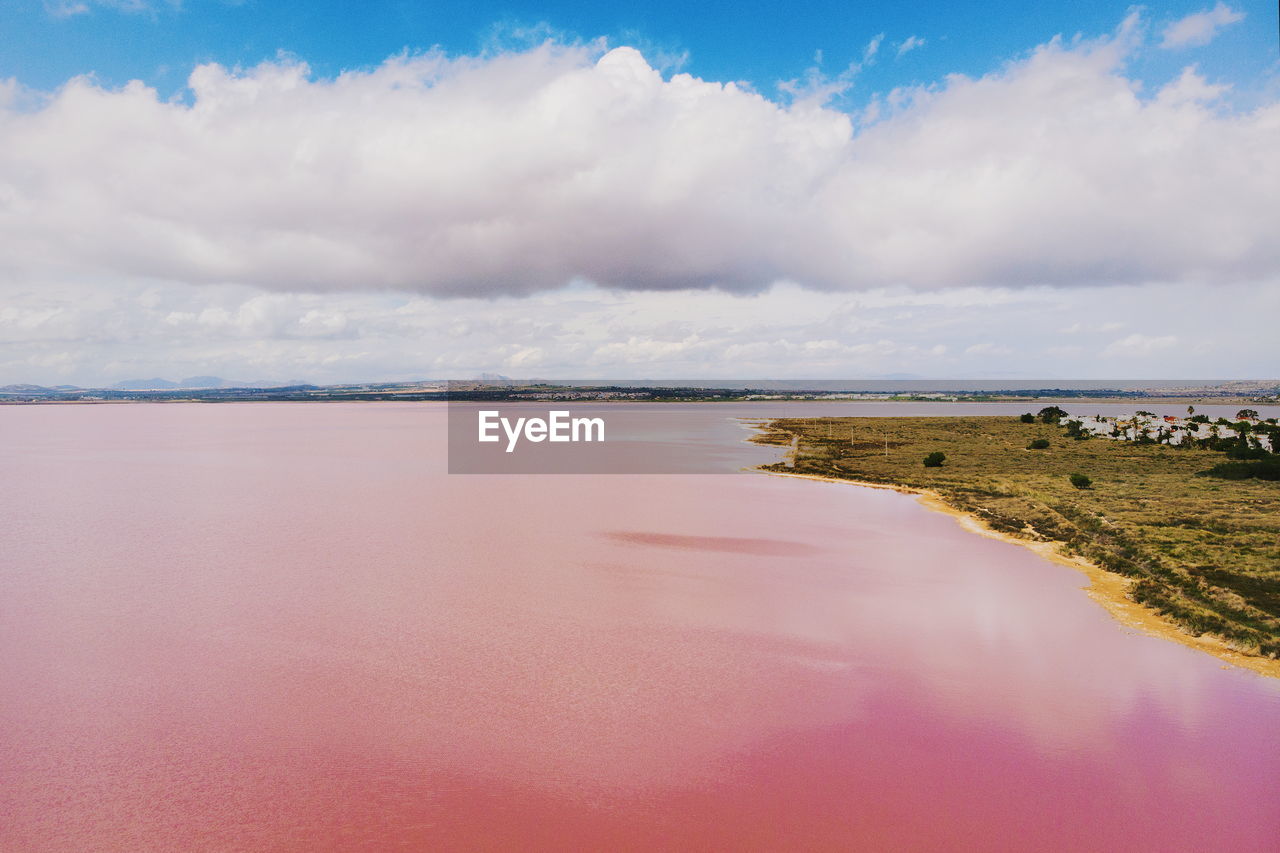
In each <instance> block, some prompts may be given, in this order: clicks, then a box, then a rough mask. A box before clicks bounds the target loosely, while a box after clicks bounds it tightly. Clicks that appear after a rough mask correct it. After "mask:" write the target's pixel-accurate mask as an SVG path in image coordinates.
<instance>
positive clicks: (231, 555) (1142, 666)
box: [0, 404, 1280, 851]
mask: <svg viewBox="0 0 1280 853" xmlns="http://www.w3.org/2000/svg"><path fill="white" fill-rule="evenodd" d="M720 416H721V415H720V414H718V413H717V412H716V411H714V409H713V408H709V409H707V414H706V417H709V418H712V417H720ZM443 430H444V413H443V411H442V410H441V409H440V408H439V407H436V406H433V405H431V404H424V405H397V404H376V405H335V404H330V405H307V404H281V405H274V404H263V405H255V404H244V405H227V406H208V405H206V406H201V405H163V406H161V405H137V406H123V405H121V406H96V407H94V406H66V407H53V406H46V407H29V408H14V407H10V408H6V409H3V410H0V439H2V441H3V444H2V447H0V476H2V477H3V489H2V490H0V518H2V519H3V525H4V527H3V550H0V849H4V850H50V851H61V850H77V851H81V850H83V851H89V850H199V849H208V850H324V849H370V850H385V849H396V848H401V849H486V848H488V849H498V848H502V849H511V848H522V849H550V848H555V849H622V848H637V849H653V848H666V849H735V850H742V849H796V848H804V849H851V848H853V849H917V850H930V849H1002V850H1005V849H1022V850H1100V849H1110V850H1121V849H1123V850H1170V849H1197V848H1199V849H1220V850H1275V849H1277V846H1278V843H1280V842H1278V839H1280V795H1277V793H1276V788H1275V785H1276V781H1277V780H1278V779H1280V682H1277V681H1274V680H1268V679H1265V678H1262V677H1260V676H1256V675H1253V674H1251V673H1248V672H1243V671H1240V670H1236V669H1228V668H1224V667H1223V665H1222V664H1221V663H1220V662H1219V661H1217V660H1215V659H1213V658H1211V657H1208V656H1204V655H1202V654H1200V653H1197V652H1194V651H1192V650H1190V649H1187V648H1184V647H1181V646H1178V645H1176V644H1173V643H1169V642H1166V641H1161V640H1158V639H1154V638H1151V637H1146V636H1142V635H1139V634H1136V633H1134V632H1132V631H1130V630H1127V629H1125V628H1122V627H1120V626H1118V625H1117V624H1115V623H1114V622H1113V621H1112V620H1111V619H1110V618H1109V617H1108V616H1107V615H1106V614H1105V613H1104V612H1103V611H1102V610H1101V609H1100V608H1099V607H1098V606H1097V605H1095V604H1094V603H1093V602H1091V601H1090V600H1089V599H1088V598H1087V596H1086V595H1085V594H1084V593H1083V592H1081V591H1080V589H1079V588H1080V586H1081V585H1082V583H1083V579H1082V578H1081V577H1080V576H1079V575H1077V574H1076V573H1074V572H1072V571H1070V570H1068V569H1065V568H1062V567H1060V566H1057V565H1054V564H1050V563H1047V562H1045V561H1042V560H1040V559H1039V558H1037V557H1036V556H1035V555H1033V554H1031V553H1030V552H1028V551H1026V550H1025V549H1022V548H1019V547H1017V546H1013V545H1007V544H1004V543H1000V542H996V541H993V540H989V539H985V538H982V537H978V536H974V535H972V534H968V533H966V532H964V531H963V530H962V529H961V528H960V527H959V526H958V525H957V524H956V523H955V521H954V520H952V519H951V518H949V517H947V516H944V515H940V514H936V513H931V512H929V511H927V510H924V509H922V508H921V507H919V506H918V505H917V504H916V503H915V502H914V501H913V500H912V499H911V498H910V497H907V496H903V495H898V494H895V493H890V492H883V491H873V490H867V489H860V488H856V487H852V486H843V485H834V484H824V483H815V482H807V481H799V480H786V479H782V478H776V477H766V476H763V475H751V474H744V475H737V476H734V475H729V476H715V475H703V476H668V477H646V476H576V477H569V476H524V477H519V476H517V477H492V476H488V477H465V476H452V477H450V476H447V475H445V474H444V473H443V471H444V470H445V460H444V456H443V454H444V448H443V440H444V435H443Z"/></svg>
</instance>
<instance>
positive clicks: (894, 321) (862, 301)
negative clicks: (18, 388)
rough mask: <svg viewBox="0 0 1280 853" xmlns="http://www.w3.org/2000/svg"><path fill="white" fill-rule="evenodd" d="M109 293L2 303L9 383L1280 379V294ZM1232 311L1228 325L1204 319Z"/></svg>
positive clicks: (88, 286)
mask: <svg viewBox="0 0 1280 853" xmlns="http://www.w3.org/2000/svg"><path fill="white" fill-rule="evenodd" d="M111 284H112V286H111V287H103V286H101V282H98V281H83V282H78V283H42V284H40V285H28V286H25V287H15V286H13V285H12V284H11V285H9V286H8V288H7V290H6V291H4V292H0V293H2V296H3V298H0V385H2V384H6V383H9V382H37V383H41V384H50V385H52V384H58V383H63V382H69V383H74V384H81V385H88V384H111V383H113V382H116V381H119V380H121V379H128V378H146V377H152V376H163V377H168V378H171V379H180V378H182V377H184V376H195V375H209V374H212V375H217V376H223V377H226V378H231V379H242V380H243V379H272V380H277V381H287V380H305V381H314V382H346V381H360V380H368V379H405V378H413V377H419V378H421V377H433V378H444V377H454V378H465V377H471V376H476V375H478V374H479V373H481V372H486V371H487V372H498V373H505V374H506V375H509V376H519V377H532V376H541V377H561V378H583V377H621V378H642V377H659V378H661V377H668V378H671V377H699V376H711V377H735V376H736V377H750V376H773V377H777V378H791V377H795V378H806V377H807V378H849V377H859V376H864V377H874V376H884V375H892V374H904V373H905V374H917V375H923V376H934V377H944V378H945V377H961V378H963V377H982V376H1014V377H1032V378H1052V377H1059V378H1107V377H1115V376H1116V375H1117V374H1122V375H1125V376H1128V377H1133V378H1142V377H1156V378H1158V377H1170V376H1173V377H1207V378H1212V377H1220V376H1229V375H1242V374H1253V375H1255V376H1262V375H1264V374H1267V373H1268V372H1270V371H1271V370H1272V369H1273V365H1275V364H1276V363H1277V354H1278V353H1277V350H1276V341H1275V336H1274V333H1273V329H1272V326H1273V325H1274V322H1273V319H1272V318H1274V317H1275V316H1276V312H1277V311H1280V278H1276V279H1272V280H1271V281H1269V282H1267V283H1266V284H1265V286H1255V287H1250V286H1228V287H1225V288H1224V289H1222V290H1219V291H1211V290H1208V289H1205V288H1200V287H1196V286H1194V285H1188V284H1171V283H1168V282H1155V283H1152V284H1149V285H1144V286H1140V287H1114V286H1113V287H1108V288H1078V289H1072V290H1055V289H1051V288H1019V289H1010V288H954V289H949V290H932V291H912V290H905V289H901V288H893V289H877V290H871V291H863V292H856V293H841V292H830V291H828V292H818V291H813V290H808V289H804V288H800V287H798V286H796V285H794V284H780V285H776V286H774V287H771V288H769V289H768V290H766V291H764V292H761V293H758V294H751V295H734V294H729V293H725V292H722V291H676V292H633V293H625V292H620V291H613V290H605V289H602V288H599V287H595V286H591V285H586V284H582V283H576V284H573V285H570V286H568V287H564V288H559V289H557V290H554V291H547V292H543V293H538V294H534V295H530V296H523V297H495V298H484V299H481V298H461V299H458V298H454V299H439V298H435V297H431V296H422V295H415V294H406V293H389V292H369V291H364V292H354V293H263V292H262V291H260V290H257V289H255V288H249V287H243V286H232V285H199V286H197V285H187V284H178V283H172V284H170V283H139V282H125V281H121V282H112V283H111ZM1100 305H1105V308H1106V313H1107V315H1108V316H1110V317H1112V318H1115V319H1114V320H1113V321H1112V322H1115V323H1123V324H1125V325H1126V326H1128V327H1131V328H1135V329H1143V330H1146V331H1145V332H1144V333H1143V334H1138V335H1134V336H1131V337H1129V338H1121V339H1120V340H1118V341H1117V340H1113V339H1114V338H1117V337H1120V336H1118V335H1115V334H1114V333H1111V334H1108V333H1107V332H1106V330H1104V329H1103V328H1101V326H1104V325H1107V324H1099V323H1098V320H1097V318H1098V315H1099V313H1100V312H1099V306H1100ZM1224 306H1227V307H1224ZM1223 311H1229V312H1230V316H1231V323H1230V324H1229V326H1228V325H1227V324H1225V323H1222V324H1218V323H1214V322H1211V320H1212V318H1214V317H1215V316H1219V315H1216V314H1215V312H1223ZM1064 323H1067V324H1070V325H1068V326H1067V328H1066V329H1064V328H1063V325H1064ZM1077 325H1078V327H1077V328H1076V329H1075V330H1072V329H1071V326H1077ZM1081 330H1083V331H1081ZM1156 330H1158V331H1156ZM1228 330H1229V331H1228ZM1108 343H1109V346H1108Z"/></svg>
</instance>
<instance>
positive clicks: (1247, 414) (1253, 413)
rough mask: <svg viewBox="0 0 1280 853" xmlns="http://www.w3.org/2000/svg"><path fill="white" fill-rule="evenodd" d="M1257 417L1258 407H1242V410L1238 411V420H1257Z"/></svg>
mask: <svg viewBox="0 0 1280 853" xmlns="http://www.w3.org/2000/svg"><path fill="white" fill-rule="evenodd" d="M1257 417H1258V410H1257V409H1241V410H1240V411H1238V412H1236V420H1238V421H1242V420H1244V419H1245V418H1254V419H1255V420H1256V419H1257Z"/></svg>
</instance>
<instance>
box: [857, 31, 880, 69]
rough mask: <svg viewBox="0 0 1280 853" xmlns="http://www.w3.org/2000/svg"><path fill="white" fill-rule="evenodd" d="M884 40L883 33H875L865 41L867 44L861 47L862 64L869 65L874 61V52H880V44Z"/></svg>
mask: <svg viewBox="0 0 1280 853" xmlns="http://www.w3.org/2000/svg"><path fill="white" fill-rule="evenodd" d="M883 42H884V33H880V34H878V35H876V36H875V37H874V38H872V39H871V41H869V42H867V46H866V47H865V48H863V49H862V64H863V65H870V64H871V63H873V62H875V60H876V54H877V53H879V52H880V45H881V43H883Z"/></svg>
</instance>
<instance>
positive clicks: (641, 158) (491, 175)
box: [0, 21, 1280, 296]
mask: <svg viewBox="0 0 1280 853" xmlns="http://www.w3.org/2000/svg"><path fill="white" fill-rule="evenodd" d="M1132 26H1133V24H1132V21H1129V22H1127V23H1126V25H1125V26H1124V27H1122V28H1121V30H1120V31H1118V33H1117V35H1116V36H1114V37H1108V38H1102V39H1098V40H1094V41H1091V42H1090V41H1080V42H1076V43H1072V44H1070V45H1065V44H1063V43H1061V42H1059V41H1056V40H1055V41H1053V42H1051V43H1049V44H1046V45H1043V46H1041V47H1040V48H1038V49H1036V50H1035V51H1033V52H1032V53H1031V54H1030V55H1029V56H1028V57H1027V58H1025V59H1023V60H1020V61H1018V62H1014V63H1011V64H1009V65H1008V66H1006V67H1004V68H1002V69H1001V70H1000V71H998V72H995V73H992V74H989V75H987V76H985V77H982V78H978V79H972V78H968V77H964V76H959V75H957V76H952V77H949V78H947V80H946V81H945V83H943V84H941V85H938V86H934V87H927V88H912V89H907V90H898V91H897V92H895V93H894V94H892V95H891V96H890V97H888V98H886V99H884V102H883V104H882V105H881V106H879V107H878V108H877V109H878V117H877V118H875V119H874V120H873V121H870V123H869V124H868V125H866V126H860V127H859V129H858V131H857V132H856V133H855V126H854V122H853V121H852V120H851V118H850V116H849V115H847V114H845V113H842V112H840V111H837V110H834V109H831V108H826V107H823V106H821V105H820V104H818V103H815V102H813V101H812V100H801V101H798V102H795V103H792V104H790V105H786V106H784V105H781V104H778V103H775V102H772V101H770V100H768V99H767V98H765V97H762V96H761V95H759V94H757V93H754V92H750V91H746V90H744V89H742V88H740V87H738V86H736V85H734V84H720V83H714V82H706V81H702V80H698V79H695V78H693V77H691V76H689V75H687V74H677V75H675V76H673V77H671V78H670V79H669V80H668V79H663V78H662V76H661V75H660V74H659V73H658V72H656V71H655V70H653V69H652V68H651V67H650V66H649V65H648V64H647V63H646V62H645V60H644V58H643V57H642V56H641V55H640V54H639V53H638V52H637V51H635V50H632V49H629V48H619V49H615V50H612V51H608V52H606V53H603V55H600V54H599V53H598V51H597V49H596V48H593V47H591V46H576V47H558V46H554V45H544V46H542V47H539V48H536V49H533V50H529V51H526V52H523V53H506V54H498V55H495V56H492V57H488V58H470V57H467V58H459V59H450V58H446V57H444V56H441V55H439V54H428V55H424V56H412V57H398V58H393V59H391V60H388V61H387V62H386V63H384V64H383V65H381V66H380V67H378V68H375V69H373V70H371V71H359V72H348V73H345V74H343V75H341V76H340V77H338V78H337V79H333V80H318V79H314V78H313V77H312V76H311V75H310V74H309V72H308V70H307V68H306V67H305V66H304V65H301V64H298V63H296V62H292V61H289V60H281V61H278V62H273V63H268V64H264V65H261V66H259V67H257V68H254V69H251V70H248V71H244V72H236V71H229V70H227V69H225V68H222V67H220V66H216V65H206V66H201V67H200V68H198V69H196V71H195V72H194V73H193V74H192V75H191V80H190V86H191V98H190V101H191V102H190V103H189V104H188V103H182V102H171V101H165V100H162V99H160V98H159V97H158V96H157V93H156V92H154V91H153V90H151V89H148V88H147V87H145V86H143V85H142V84H140V83H132V84H130V85H128V86H126V87H124V88H122V89H119V90H107V89H104V88H102V87H100V86H98V85H96V84H95V83H94V82H93V81H91V80H89V79H84V78H78V79H75V80H72V81H70V82H69V83H67V84H66V85H65V86H64V87H63V88H62V89H61V90H59V91H58V92H57V93H55V94H53V95H52V96H51V97H49V98H48V99H47V101H46V102H44V103H43V104H40V105H37V106H36V107H34V108H31V107H29V106H18V105H16V102H17V101H20V100H22V99H21V98H17V97H14V96H12V95H11V96H10V97H9V98H8V106H7V107H5V108H4V109H3V111H0V259H2V260H0V275H3V274H7V275H10V276H18V277H23V278H57V277H60V276H68V275H73V274H107V273H110V274H113V275H115V276H122V277H144V278H145V277H150V278H155V279H165V280H175V281H185V282H191V283H217V282H229V283H241V284H246V285H252V286H257V287H261V288H266V289H271V290H277V291H334V290H344V289H375V290H382V289H399V290H406V291H416V292H421V293H429V294H435V295H446V296H462V295H481V296H484V295H494V294H527V293H532V292H537V291H540V290H546V289H554V288H556V287H559V286H561V285H563V284H564V283H565V282H567V281H570V280H572V279H575V278H584V279H589V280H592V281H596V282H600V283H602V284H604V285H606V286H611V287H619V288H625V289H632V290H645V289H653V290H669V289H684V288H704V287H712V286H714V287H719V288H722V289H726V290H730V291H735V292H751V291H756V290H759V289H761V288H765V287H767V286H769V284H770V283H772V282H774V281H777V280H780V279H787V280H792V281H797V282H800V283H802V284H804V285H806V286H810V287H814V288H819V289H835V290H855V289H866V288H876V287H885V286H896V285H906V286H911V287H915V288H941V287H955V286H964V285H973V284H980V285H990V286H1028V285H1034V284H1047V285H1057V286H1066V285H1089V284H1097V283H1108V282H1119V283H1123V282H1136V281H1144V280H1151V279H1163V280H1192V281H1203V282H1216V281H1223V280H1244V279H1249V278H1251V277H1257V276H1261V275H1266V274H1268V273H1270V272H1272V271H1274V270H1275V269H1276V268H1277V266H1278V265H1280V242H1277V241H1275V240H1274V234H1273V231H1274V229H1273V228H1272V227H1271V226H1270V223H1271V222H1272V221H1273V219H1274V216H1273V213H1274V200H1275V198H1277V197H1280V160H1277V158H1275V157H1274V156H1273V152H1274V150H1275V148H1276V143H1277V140H1278V138H1280V130H1278V129H1277V128H1280V104H1275V103H1269V104H1266V105H1264V106H1262V107H1260V108H1257V109H1256V110H1254V111H1252V112H1244V113H1232V112H1230V111H1225V110H1222V109H1220V108H1219V106H1218V104H1217V103H1216V101H1215V100H1214V98H1215V97H1216V96H1217V94H1218V93H1219V92H1220V90H1219V89H1216V88H1215V87H1213V86H1211V85H1209V84H1208V83H1206V82H1205V81H1204V80H1203V79H1202V78H1201V77H1199V76H1198V75H1197V74H1196V73H1195V72H1194V71H1188V72H1187V73H1185V74H1184V75H1183V76H1182V77H1181V78H1179V80H1178V81H1175V83H1173V84H1171V86H1170V87H1169V88H1167V89H1165V90H1163V91H1161V92H1158V93H1157V94H1155V95H1154V96H1152V97H1146V98H1144V97H1141V96H1140V94H1139V85H1138V84H1137V82H1136V81H1134V80H1132V79H1130V78H1129V77H1127V76H1126V74H1125V73H1124V65H1125V61H1126V51H1127V50H1128V49H1129V48H1130V45H1131V39H1130V38H1129V37H1128V35H1127V33H1128V32H1129V31H1130V30H1131V29H1132ZM10 88H11V89H12V88H13V87H10Z"/></svg>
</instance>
